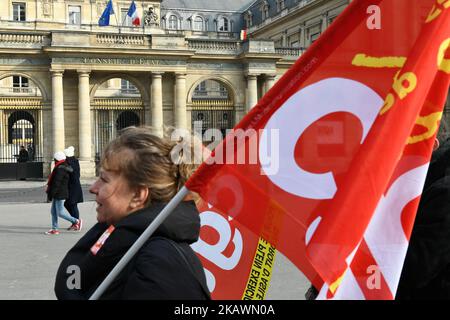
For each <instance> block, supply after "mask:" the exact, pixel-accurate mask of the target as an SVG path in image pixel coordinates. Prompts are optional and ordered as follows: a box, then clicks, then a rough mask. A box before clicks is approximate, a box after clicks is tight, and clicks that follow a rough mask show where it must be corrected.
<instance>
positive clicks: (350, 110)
mask: <svg viewBox="0 0 450 320" xmlns="http://www.w3.org/2000/svg"><path fill="white" fill-rule="evenodd" d="M446 7H448V5H446V4H445V3H443V1H436V0H417V1H408V0H396V1H388V0H378V1H367V0H356V1H353V2H352V3H351V4H350V5H349V6H348V7H347V9H346V10H345V11H344V12H343V13H342V14H341V15H340V16H339V17H338V18H337V19H336V21H335V22H334V23H333V24H332V26H330V27H329V29H328V30H327V31H326V32H325V33H324V34H323V35H322V36H321V37H320V38H319V39H318V40H317V41H316V42H315V43H314V44H313V45H312V46H311V48H310V49H309V50H308V51H307V52H306V53H305V54H304V55H303V56H302V57H301V58H300V59H299V60H298V61H297V62H296V64H295V65H294V66H293V67H292V68H291V69H290V70H289V71H288V72H287V73H286V74H285V75H284V76H283V77H282V78H281V79H280V80H279V81H278V82H277V83H276V84H275V86H274V87H273V88H272V89H271V90H269V92H268V93H267V94H266V95H265V96H264V97H263V98H262V99H261V100H260V101H259V103H258V104H257V105H256V106H255V107H254V108H253V109H252V110H251V111H250V112H249V113H248V114H247V115H246V116H245V117H244V119H242V121H241V122H240V123H239V124H238V125H237V126H236V127H235V132H234V134H233V133H232V134H229V135H228V136H227V137H226V138H225V140H224V141H223V142H222V143H221V144H219V146H218V147H217V148H216V149H215V150H214V152H213V153H212V155H211V157H210V158H209V159H208V160H207V161H206V162H205V163H204V164H202V166H201V167H200V168H199V170H197V172H196V173H195V174H194V175H193V177H192V178H191V179H190V180H189V181H188V182H187V184H186V186H187V187H188V189H190V190H192V191H196V192H198V193H199V194H200V195H201V196H202V198H203V199H205V200H206V201H207V202H208V203H210V204H212V205H213V206H214V207H215V208H217V209H220V210H222V211H223V212H226V213H227V214H229V215H230V216H232V217H233V218H235V219H236V220H237V221H239V223H240V224H242V225H244V226H246V227H247V228H249V229H250V230H252V231H253V232H254V233H255V234H256V235H258V236H261V237H263V238H264V239H266V240H267V241H268V242H270V243H271V244H273V245H274V246H275V247H276V248H277V250H279V251H280V252H282V253H283V254H284V255H285V256H286V257H288V258H289V259H290V260H291V261H292V262H293V263H294V264H295V265H296V266H297V267H298V268H299V269H300V270H301V271H302V272H303V273H304V274H305V275H306V276H307V277H308V278H309V279H310V280H311V281H312V282H313V284H314V285H315V286H316V287H317V288H321V287H322V284H323V283H325V285H324V287H323V292H321V294H322V297H323V298H330V297H333V296H335V295H339V294H340V296H339V297H341V298H361V299H363V298H366V299H376V298H382V299H389V298H393V296H395V290H396V282H398V279H397V278H398V276H399V275H398V273H399V270H400V271H401V263H402V260H401V259H402V256H403V258H404V253H405V252H404V250H405V249H404V248H405V243H406V245H407V239H408V238H409V234H410V231H411V225H412V221H413V220H414V215H415V210H416V209H417V197H418V196H420V190H421V188H422V186H423V180H424V178H425V176H424V174H425V173H426V167H427V164H428V162H429V157H430V153H431V148H432V143H433V141H434V137H435V135H436V131H437V126H438V124H439V120H440V115H441V114H442V107H443V102H444V101H445V95H446V93H447V90H448V78H449V77H448V75H449V73H450V70H449V62H448V47H449V43H450V41H449V37H450V24H449V23H450V20H449V19H450V18H449V12H448V11H449V9H448V8H446ZM377 17H378V18H380V19H379V20H377ZM377 21H378V22H379V23H377ZM255 141H256V147H254V145H255ZM405 142H406V144H405ZM242 159H245V161H239V160H242ZM242 162H245V163H242ZM424 172H425V173H424ZM410 186H411V187H410ZM418 190H419V191H418ZM400 200H402V201H400ZM398 204H401V206H400V205H398ZM396 206H397V207H396ZM393 208H395V210H394V209H393ZM390 212H399V213H398V216H395V217H394V215H393V214H391V213H390ZM390 219H391V220H392V221H391V220H390ZM388 221H390V223H391V224H392V225H395V226H396V227H395V228H396V229H394V227H392V228H389V227H388V226H387V222H388ZM399 228H400V229H399ZM391 229H392V230H391ZM399 230H400V231H401V232H399ZM402 237H403V238H405V239H403V238H402ZM377 239H384V240H385V242H384V243H382V244H380V243H379V242H377V241H379V240H377ZM389 241H394V242H395V245H394V247H393V248H394V249H393V250H392V251H393V252H388V250H386V249H385V248H386V247H388V246H389ZM390 255H392V256H390ZM389 261H395V263H393V264H392V265H389V263H390V262H389ZM399 261H400V262H399ZM399 263H400V265H399ZM373 268H380V269H373ZM370 270H375V271H374V272H378V271H380V270H381V272H380V277H379V281H378V282H374V284H373V286H374V287H376V288H377V289H378V290H379V291H370V290H372V289H371V287H372V285H368V281H369V280H370V276H371V271H370ZM369 282H370V281H369ZM341 287H342V289H341ZM378 287H383V288H384V289H379V288H378Z"/></svg>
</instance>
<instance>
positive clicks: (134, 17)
mask: <svg viewBox="0 0 450 320" xmlns="http://www.w3.org/2000/svg"><path fill="white" fill-rule="evenodd" d="M127 16H129V17H131V23H132V24H133V25H134V26H140V25H141V19H140V18H139V16H138V14H137V11H136V4H135V3H134V1H133V2H131V5H130V8H129V9H128V12H127Z"/></svg>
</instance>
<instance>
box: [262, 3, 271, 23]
mask: <svg viewBox="0 0 450 320" xmlns="http://www.w3.org/2000/svg"><path fill="white" fill-rule="evenodd" d="M260 10H261V15H262V19H263V20H265V19H267V18H268V17H269V3H268V2H267V1H264V2H263V3H262V4H261V8H260Z"/></svg>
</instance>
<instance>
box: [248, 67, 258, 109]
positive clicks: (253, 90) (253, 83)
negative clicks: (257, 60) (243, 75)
mask: <svg viewBox="0 0 450 320" xmlns="http://www.w3.org/2000/svg"><path fill="white" fill-rule="evenodd" d="M257 80H258V78H257V75H255V74H249V75H247V110H246V111H247V112H248V111H250V109H251V108H253V107H254V106H255V105H256V103H257V102H258V81H257Z"/></svg>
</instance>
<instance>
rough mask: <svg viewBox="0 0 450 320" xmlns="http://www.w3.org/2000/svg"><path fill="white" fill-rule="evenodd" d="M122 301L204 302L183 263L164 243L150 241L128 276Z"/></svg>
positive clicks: (161, 240) (163, 241)
mask: <svg viewBox="0 0 450 320" xmlns="http://www.w3.org/2000/svg"><path fill="white" fill-rule="evenodd" d="M122 297H123V299H124V300H128V299H131V300H173V299H177V300H203V299H205V297H204V294H203V291H202V290H201V287H200V285H199V284H198V282H197V280H196V279H195V278H194V276H193V275H192V273H191V272H190V271H189V270H188V266H187V265H186V263H185V261H184V260H183V259H182V257H181V256H180V255H179V253H178V252H177V251H175V249H174V248H173V246H172V245H171V244H170V243H169V242H168V241H167V240H163V239H158V238H156V239H154V240H151V241H149V242H148V243H147V244H146V245H145V247H143V250H141V251H140V252H139V253H138V256H137V257H136V260H135V262H134V266H133V267H132V268H131V272H130V274H129V276H128V279H127V282H126V284H125V287H124V290H123V293H122Z"/></svg>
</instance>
